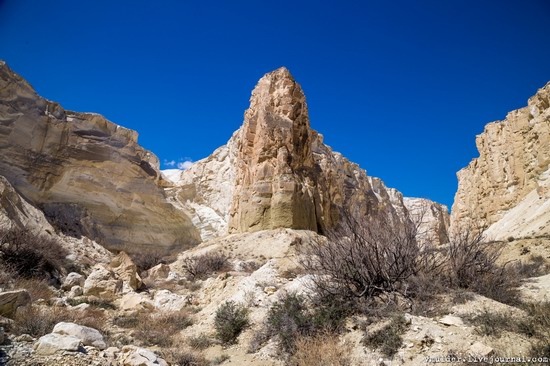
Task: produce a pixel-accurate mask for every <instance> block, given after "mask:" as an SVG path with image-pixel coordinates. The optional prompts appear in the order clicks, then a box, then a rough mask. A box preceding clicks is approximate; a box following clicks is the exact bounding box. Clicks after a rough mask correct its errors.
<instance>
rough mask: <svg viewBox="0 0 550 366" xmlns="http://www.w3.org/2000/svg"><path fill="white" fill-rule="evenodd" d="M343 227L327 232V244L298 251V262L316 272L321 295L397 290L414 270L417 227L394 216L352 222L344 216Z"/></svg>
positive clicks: (348, 295) (364, 295) (370, 294)
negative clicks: (401, 221)
mask: <svg viewBox="0 0 550 366" xmlns="http://www.w3.org/2000/svg"><path fill="white" fill-rule="evenodd" d="M344 217H345V218H347V220H344V223H343V224H342V227H341V228H340V230H338V231H337V232H332V233H329V235H328V238H329V240H328V241H327V243H326V244H320V243H313V244H312V245H309V246H305V247H303V248H302V250H301V254H303V255H302V260H301V264H302V266H303V267H304V268H305V270H306V271H307V272H309V273H314V274H318V276H315V277H314V282H315V287H316V290H317V292H318V293H319V294H320V295H322V296H325V295H326V294H330V295H332V296H339V297H346V298H355V299H357V298H371V297H373V296H376V295H379V294H381V293H384V292H393V291H398V290H399V289H400V287H401V285H402V284H403V283H404V282H405V281H406V280H407V279H408V278H409V277H410V276H412V275H413V274H415V273H416V268H417V260H418V256H419V253H420V248H419V246H418V245H417V242H416V236H417V226H415V225H404V224H402V223H400V222H399V221H398V220H397V219H392V218H379V219H376V220H375V218H374V217H369V218H367V219H366V220H365V221H364V222H361V223H360V222H356V221H353V220H352V219H350V218H349V217H347V216H344Z"/></svg>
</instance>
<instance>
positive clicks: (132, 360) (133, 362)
mask: <svg viewBox="0 0 550 366" xmlns="http://www.w3.org/2000/svg"><path fill="white" fill-rule="evenodd" d="M123 365H124V366H168V363H167V362H166V361H164V360H163V359H162V358H160V357H159V356H157V355H156V354H155V353H154V352H152V351H149V350H148V349H145V348H139V347H134V350H133V351H131V353H130V354H129V355H128V356H126V358H125V359H124V362H123Z"/></svg>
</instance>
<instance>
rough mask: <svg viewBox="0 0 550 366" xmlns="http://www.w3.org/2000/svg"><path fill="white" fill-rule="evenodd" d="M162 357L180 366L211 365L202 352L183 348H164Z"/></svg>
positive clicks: (171, 363)
mask: <svg viewBox="0 0 550 366" xmlns="http://www.w3.org/2000/svg"><path fill="white" fill-rule="evenodd" d="M162 357H163V358H164V359H165V360H166V361H167V362H168V363H169V364H170V365H179V366H209V365H210V362H208V361H207V360H206V359H205V358H204V356H202V355H201V354H200V353H197V352H194V351H190V350H187V349H182V348H168V349H163V350H162Z"/></svg>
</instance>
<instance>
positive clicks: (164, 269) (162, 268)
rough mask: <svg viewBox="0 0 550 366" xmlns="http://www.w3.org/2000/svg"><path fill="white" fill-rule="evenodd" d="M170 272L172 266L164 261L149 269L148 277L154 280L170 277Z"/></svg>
mask: <svg viewBox="0 0 550 366" xmlns="http://www.w3.org/2000/svg"><path fill="white" fill-rule="evenodd" d="M169 274H170V267H169V266H168V265H166V264H164V263H161V264H157V265H156V266H154V267H153V268H151V269H149V270H148V271H147V278H148V279H149V280H153V281H158V280H165V279H167V278H168V275H169Z"/></svg>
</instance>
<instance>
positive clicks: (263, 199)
mask: <svg viewBox="0 0 550 366" xmlns="http://www.w3.org/2000/svg"><path fill="white" fill-rule="evenodd" d="M171 176H172V177H173V176H174V175H173V174H172V173H171ZM175 181H176V183H175V184H176V187H175V188H171V189H169V190H168V191H169V195H170V196H171V198H172V200H173V202H174V204H175V205H176V206H177V207H179V208H181V209H182V210H184V211H185V212H187V213H189V215H190V216H191V217H192V218H193V222H194V223H195V224H196V225H197V227H199V229H200V230H201V236H202V238H203V240H208V239H211V238H214V237H219V236H222V235H224V234H227V233H240V232H252V231H258V230H264V229H274V228H292V229H308V230H312V231H315V232H318V233H325V232H327V231H329V230H332V229H334V228H336V227H337V226H338V225H339V224H340V223H341V222H342V219H343V218H345V217H347V218H352V221H353V220H356V221H361V220H364V219H365V218H366V217H369V218H371V219H372V218H381V217H385V218H389V219H390V220H391V221H392V222H395V223H401V224H405V223H406V222H408V221H409V216H408V211H407V209H406V207H405V206H404V203H403V196H402V195H401V193H399V192H398V191H396V190H393V189H389V188H387V187H386V186H385V185H384V183H383V182H382V181H381V180H380V179H377V178H372V177H368V176H367V174H366V171H365V170H363V169H361V168H360V167H359V166H358V165H357V164H354V163H352V162H350V161H349V160H347V159H346V158H344V157H343V156H342V155H341V154H339V153H337V152H333V151H332V149H331V148H330V147H328V146H326V145H325V144H324V143H323V137H322V135H320V134H319V133H317V132H316V131H314V130H312V129H311V128H310V122H309V117H308V110H307V104H306V100H305V96H304V93H303V91H302V89H301V87H300V85H299V84H298V83H296V81H295V80H294V78H293V77H292V75H291V74H290V73H289V71H288V70H287V69H285V68H280V69H278V70H275V71H273V72H271V73H268V74H266V75H265V76H264V77H262V78H261V79H260V81H259V82H258V84H257V86H256V88H255V89H254V91H253V92H252V96H251V99H250V108H249V109H248V110H247V111H246V112H245V117H244V123H243V125H242V127H241V128H240V129H239V130H237V131H236V132H235V133H234V134H233V136H232V137H231V139H230V140H229V142H228V143H227V145H225V146H222V147H220V148H219V149H218V150H216V151H215V152H214V154H212V155H211V156H210V157H208V158H206V159H204V160H201V161H198V162H196V163H195V164H193V166H192V167H191V168H190V169H188V170H186V171H184V172H182V173H181V174H180V176H179V178H177V179H175Z"/></svg>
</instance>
